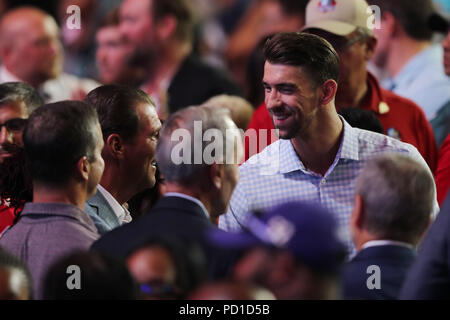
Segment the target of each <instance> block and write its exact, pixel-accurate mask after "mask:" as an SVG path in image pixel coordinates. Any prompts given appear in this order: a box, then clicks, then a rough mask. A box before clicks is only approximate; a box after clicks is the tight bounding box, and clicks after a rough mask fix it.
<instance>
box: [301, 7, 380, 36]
mask: <svg viewBox="0 0 450 320" xmlns="http://www.w3.org/2000/svg"><path fill="white" fill-rule="evenodd" d="M372 16H373V13H372V10H371V8H370V7H369V5H368V4H367V2H366V1H365V0H311V1H310V2H309V3H308V5H307V7H306V25H305V26H304V27H303V29H302V30H306V29H311V28H316V29H322V30H325V31H327V32H330V33H333V34H336V35H338V36H346V35H349V34H350V33H352V32H353V31H355V30H356V28H357V27H360V28H363V29H366V30H368V31H369V33H370V34H373V32H372V30H371V29H369V27H368V22H370V21H371V19H372V18H371V17H372Z"/></svg>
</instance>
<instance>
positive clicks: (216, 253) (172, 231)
mask: <svg viewBox="0 0 450 320" xmlns="http://www.w3.org/2000/svg"><path fill="white" fill-rule="evenodd" d="M194 123H195V124H194ZM197 123H198V124H201V128H199V127H198V125H196V124H197ZM199 129H200V131H198V130H199ZM211 129H213V131H211ZM207 131H208V132H215V133H216V134H217V136H216V137H217V139H216V140H213V142H210V141H209V142H208V141H204V139H203V136H204V134H205V132H207ZM180 133H181V134H182V138H183V139H182V140H181V142H180V140H179V137H180V136H179V134H180ZM219 133H220V134H221V135H219ZM230 134H232V135H233V134H235V135H238V134H239V133H238V130H237V128H236V125H235V124H234V123H233V121H232V120H231V118H230V116H229V113H228V110H225V109H219V110H218V109H217V108H212V107H207V106H201V107H189V108H186V109H183V110H181V111H179V112H177V113H175V114H173V115H172V116H171V117H170V118H169V119H168V120H167V121H166V122H165V124H164V127H163V129H162V130H161V135H160V138H159V141H158V145H157V149H156V157H157V161H158V166H159V168H160V170H161V173H162V174H163V176H164V178H165V189H166V191H167V193H166V194H165V196H164V197H163V198H162V199H160V200H159V202H158V203H157V204H156V206H155V207H154V208H153V209H152V210H151V211H150V212H149V213H148V214H147V215H145V216H143V217H141V218H139V219H136V221H134V222H132V223H130V224H127V225H124V226H121V227H119V228H117V229H115V230H113V231H111V232H110V233H108V234H106V235H105V236H103V237H102V238H101V239H100V240H99V241H97V242H96V243H95V244H94V245H93V247H92V248H93V249H94V250H97V251H101V252H105V253H109V254H111V255H115V256H118V257H120V258H125V257H126V256H128V255H129V254H130V253H132V251H133V250H134V249H136V248H137V247H139V246H141V245H143V244H145V242H146V241H147V240H148V239H150V238H151V237H154V236H159V235H163V236H166V237H173V238H178V239H181V240H182V241H183V242H184V243H192V244H197V245H200V246H201V247H202V248H203V251H204V254H205V255H206V258H207V263H208V267H209V270H210V271H211V272H212V275H218V274H223V272H225V270H224V269H223V268H225V267H226V266H225V265H224V264H221V263H219V259H221V258H222V254H223V252H221V251H220V250H217V249H212V247H211V245H210V243H209V242H208V241H207V240H206V238H205V237H206V233H207V232H208V231H210V230H211V229H214V228H216V226H215V225H214V224H213V221H216V220H217V218H218V217H219V215H221V214H223V213H225V212H226V211H227V207H228V202H229V200H230V198H231V194H232V192H233V190H234V187H235V186H236V184H237V180H238V175H239V171H238V163H239V162H240V159H242V157H243V148H242V142H241V140H240V139H234V138H233V137H232V136H230ZM174 136H176V137H177V139H174V138H173V137H174ZM234 137H236V136H234ZM238 137H239V136H238ZM230 138H232V139H233V140H231V141H234V142H233V143H232V146H233V147H232V148H231V149H232V150H230V143H229V139H230ZM227 141H228V143H227ZM218 143H219V144H222V147H223V148H217V149H216V152H211V153H210V154H209V155H208V152H207V151H208V150H210V151H211V147H214V146H217V144H218ZM180 148H181V149H182V150H183V152H182V155H181V153H180V150H181V149H180ZM218 150H222V152H220V151H218ZM212 154H214V155H213V156H211V157H209V156H210V155H212ZM230 155H231V156H232V158H230ZM198 160H201V161H198ZM220 261H222V260H220Z"/></svg>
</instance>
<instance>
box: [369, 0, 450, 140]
mask: <svg viewBox="0 0 450 320" xmlns="http://www.w3.org/2000/svg"><path fill="white" fill-rule="evenodd" d="M368 1H369V3H370V4H372V5H376V6H378V7H379V8H380V10H381V25H380V27H379V28H375V29H374V33H375V35H376V37H377V38H378V46H377V48H376V50H375V53H374V55H373V62H374V64H375V65H376V66H377V67H378V68H380V69H381V70H383V71H387V73H388V75H389V76H388V78H387V79H385V80H384V82H383V86H384V87H385V88H387V89H389V90H392V91H393V92H394V93H396V94H398V95H400V96H402V97H406V98H408V99H411V100H412V101H414V102H415V103H417V104H418V105H419V106H420V107H421V108H422V109H423V111H424V112H425V115H426V118H427V119H428V120H429V121H431V124H432V125H433V130H434V133H435V136H436V138H437V140H438V143H439V144H441V143H442V141H443V140H444V139H445V137H446V136H447V134H448V133H444V134H442V133H441V132H440V131H441V129H440V127H439V126H437V125H439V124H440V122H441V121H442V120H441V121H439V118H436V117H437V116H438V114H439V113H441V112H442V111H443V110H441V109H442V108H443V107H444V106H445V105H448V104H449V103H450V79H449V78H448V77H447V76H446V75H445V72H444V67H443V66H442V55H443V50H442V46H441V45H440V44H439V43H433V42H432V39H433V30H432V29H431V28H430V26H429V23H428V19H429V17H430V16H431V14H432V13H434V12H435V11H436V8H435V6H434V4H433V1H432V0H396V1H391V0H368ZM447 108H449V107H447ZM449 112H450V111H448V110H447V112H446V113H447V115H448V114H449ZM440 116H442V115H440ZM449 119H450V118H448V117H447V123H448V121H450V120H449Z"/></svg>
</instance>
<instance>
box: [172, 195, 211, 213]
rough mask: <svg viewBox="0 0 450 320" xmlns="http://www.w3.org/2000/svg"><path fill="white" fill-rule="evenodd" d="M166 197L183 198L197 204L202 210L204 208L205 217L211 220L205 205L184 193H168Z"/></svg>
mask: <svg viewBox="0 0 450 320" xmlns="http://www.w3.org/2000/svg"><path fill="white" fill-rule="evenodd" d="M164 196H165V197H179V198H183V199H186V200H189V201H192V202H195V203H196V204H198V205H199V206H200V208H202V211H203V213H204V214H205V216H206V217H207V218H208V220H209V218H210V217H209V213H208V210H206V208H205V205H204V204H203V203H202V202H201V201H200V200H198V199H196V198H194V197H191V196H188V195H187V194H184V193H179V192H167V193H166V194H164Z"/></svg>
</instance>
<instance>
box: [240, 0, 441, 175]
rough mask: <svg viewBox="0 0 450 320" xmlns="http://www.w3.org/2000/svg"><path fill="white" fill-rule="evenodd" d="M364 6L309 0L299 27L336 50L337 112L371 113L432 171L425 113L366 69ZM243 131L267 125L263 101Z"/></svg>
mask: <svg viewBox="0 0 450 320" xmlns="http://www.w3.org/2000/svg"><path fill="white" fill-rule="evenodd" d="M368 8H369V7H368V5H367V3H366V2H365V1H364V0H350V1H338V2H333V3H331V2H326V1H320V0H312V1H310V2H309V4H308V6H307V9H306V26H305V27H304V29H303V31H304V32H309V33H313V34H316V35H318V36H321V37H323V38H325V39H326V40H328V41H329V42H330V43H331V44H332V45H333V47H334V48H335V50H336V52H337V53H338V54H339V58H340V66H339V67H340V75H339V81H338V85H339V87H338V91H337V94H336V107H337V109H338V111H339V109H342V108H348V107H350V108H362V109H365V110H372V111H374V112H375V114H376V115H377V117H378V118H379V120H380V121H381V124H382V125H383V127H384V130H385V134H386V135H388V136H391V137H394V138H397V139H399V140H401V141H403V142H407V143H410V144H412V145H414V146H415V147H416V148H417V149H418V151H419V152H420V153H421V155H422V156H423V157H424V159H425V161H426V162H427V163H428V165H429V167H430V169H431V170H432V172H434V171H435V169H436V163H437V155H438V151H437V145H436V142H435V139H434V135H433V131H432V129H431V125H430V124H429V122H428V121H427V119H426V117H425V114H424V113H423V111H422V110H421V109H420V107H419V106H417V105H416V104H415V103H414V102H412V101H411V100H408V99H405V98H402V97H400V96H398V95H396V94H394V93H392V92H390V91H387V90H384V89H383V88H381V87H380V85H379V83H378V81H377V80H376V78H375V77H374V76H373V75H372V74H370V73H369V72H368V71H367V62H368V61H369V60H370V58H371V57H372V55H373V53H374V50H375V47H376V44H377V40H376V38H375V37H374V36H373V32H372V30H370V29H369V28H368V27H367V22H368V21H370V15H369V14H368V13H367V9H368ZM369 12H370V11H369ZM249 129H256V130H259V129H268V130H270V129H273V123H272V121H271V119H270V116H269V114H268V112H267V110H266V109H265V106H264V105H262V106H260V107H259V108H258V109H257V110H256V111H255V113H254V115H253V118H252V120H251V121H250V125H249ZM269 134H270V131H269ZM269 134H268V136H269ZM268 141H270V140H268ZM271 142H273V141H271ZM269 144H270V143H269ZM248 150H249V145H248V143H247V144H246V156H251V155H252V154H251V153H250V152H249V151H248ZM261 150H262V149H261V148H260V149H259V150H258V151H261Z"/></svg>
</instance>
